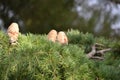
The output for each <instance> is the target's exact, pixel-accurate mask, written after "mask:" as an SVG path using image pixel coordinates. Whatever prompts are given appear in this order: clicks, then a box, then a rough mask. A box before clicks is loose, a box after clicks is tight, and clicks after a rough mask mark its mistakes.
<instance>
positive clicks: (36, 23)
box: [0, 0, 120, 38]
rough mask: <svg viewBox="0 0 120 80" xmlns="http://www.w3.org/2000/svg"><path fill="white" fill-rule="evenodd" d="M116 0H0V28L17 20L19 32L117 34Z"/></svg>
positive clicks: (118, 11)
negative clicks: (52, 30)
mask: <svg viewBox="0 0 120 80" xmlns="http://www.w3.org/2000/svg"><path fill="white" fill-rule="evenodd" d="M119 3H120V2H119V0H0V29H1V30H3V31H6V29H7V28H8V26H9V25H10V24H11V22H17V23H18V24H19V26H20V31H21V32H22V33H28V32H31V33H34V34H47V33H48V32H49V31H50V30H51V29H56V30H57V31H60V30H63V31H68V30H70V29H78V30H80V31H82V32H84V33H85V32H90V33H93V34H94V35H95V36H106V37H114V38H120V4H119Z"/></svg>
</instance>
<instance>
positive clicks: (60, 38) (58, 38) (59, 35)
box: [57, 31, 68, 44]
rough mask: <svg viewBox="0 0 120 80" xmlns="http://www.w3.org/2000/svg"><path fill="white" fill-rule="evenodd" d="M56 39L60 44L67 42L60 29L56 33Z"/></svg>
mask: <svg viewBox="0 0 120 80" xmlns="http://www.w3.org/2000/svg"><path fill="white" fill-rule="evenodd" d="M57 41H58V42H59V43H61V44H68V38H67V36H66V34H65V33H64V32H63V31H60V32H59V33H58V35H57Z"/></svg>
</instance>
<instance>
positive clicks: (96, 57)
mask: <svg viewBox="0 0 120 80" xmlns="http://www.w3.org/2000/svg"><path fill="white" fill-rule="evenodd" d="M91 59H99V60H103V59H104V58H103V57H98V56H93V57H91Z"/></svg>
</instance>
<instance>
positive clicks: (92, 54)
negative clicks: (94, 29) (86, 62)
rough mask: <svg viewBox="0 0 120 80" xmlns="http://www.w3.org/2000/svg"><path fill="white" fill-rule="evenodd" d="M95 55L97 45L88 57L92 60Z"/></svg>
mask: <svg viewBox="0 0 120 80" xmlns="http://www.w3.org/2000/svg"><path fill="white" fill-rule="evenodd" d="M95 53H96V47H95V45H93V46H92V51H91V52H89V53H88V54H87V57H88V58H91V57H93V56H94V55H95Z"/></svg>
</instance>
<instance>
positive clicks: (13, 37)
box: [7, 23, 19, 45]
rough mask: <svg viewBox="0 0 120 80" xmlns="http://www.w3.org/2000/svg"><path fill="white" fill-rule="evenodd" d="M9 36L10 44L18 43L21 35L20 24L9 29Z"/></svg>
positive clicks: (14, 24) (15, 24)
mask: <svg viewBox="0 0 120 80" xmlns="http://www.w3.org/2000/svg"><path fill="white" fill-rule="evenodd" d="M7 34H8V37H9V40H10V44H11V45H15V44H16V43H17V40H18V35H19V27H18V24H17V23H12V24H11V25H10V26H9V27H8V29H7Z"/></svg>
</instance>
